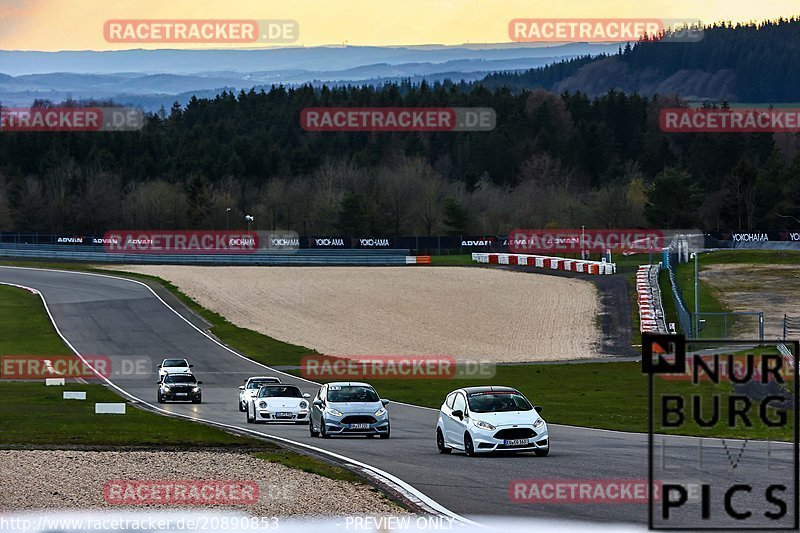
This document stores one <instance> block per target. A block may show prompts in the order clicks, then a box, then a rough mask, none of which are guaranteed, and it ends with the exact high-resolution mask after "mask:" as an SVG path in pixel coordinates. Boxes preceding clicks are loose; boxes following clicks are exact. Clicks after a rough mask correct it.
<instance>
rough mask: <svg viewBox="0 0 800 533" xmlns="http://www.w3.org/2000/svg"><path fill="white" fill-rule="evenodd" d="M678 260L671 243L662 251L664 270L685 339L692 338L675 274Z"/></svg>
mask: <svg viewBox="0 0 800 533" xmlns="http://www.w3.org/2000/svg"><path fill="white" fill-rule="evenodd" d="M679 260H680V259H679V256H678V251H677V249H676V247H675V243H673V244H672V245H670V247H669V248H667V249H665V250H664V268H666V269H667V273H668V274H669V284H670V286H671V287H672V300H673V301H674V302H675V311H676V313H677V314H678V323H679V324H680V326H681V331H683V333H684V334H685V335H686V336H687V337H693V330H692V315H691V313H689V309H688V308H687V307H686V302H684V300H683V294H682V293H681V287H680V285H678V277H677V276H676V274H675V270H676V269H677V268H678V262H679Z"/></svg>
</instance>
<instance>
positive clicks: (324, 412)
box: [308, 381, 391, 439]
mask: <svg viewBox="0 0 800 533" xmlns="http://www.w3.org/2000/svg"><path fill="white" fill-rule="evenodd" d="M388 403H389V400H381V399H380V397H379V396H378V393H377V392H375V389H373V388H372V386H371V385H369V384H368V383H357V382H349V381H344V382H336V383H328V384H325V385H323V386H322V387H320V389H319V391H317V395H316V396H315V397H314V400H313V401H312V402H311V419H310V420H309V424H308V429H309V431H310V433H311V436H312V437H316V436H320V437H322V438H323V439H325V438H328V437H330V436H331V435H364V436H366V437H374V436H375V435H379V436H380V438H382V439H388V438H389V434H390V431H391V430H390V426H389V413H388V411H386V404H388Z"/></svg>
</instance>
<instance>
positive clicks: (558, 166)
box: [0, 21, 800, 235]
mask: <svg viewBox="0 0 800 533" xmlns="http://www.w3.org/2000/svg"><path fill="white" fill-rule="evenodd" d="M782 24H783V26H781V25H770V24H766V25H762V26H761V27H760V28H759V29H758V30H757V31H756V30H751V29H748V27H746V26H745V27H735V28H727V27H715V28H712V29H711V30H708V31H709V32H711V33H712V35H707V36H706V39H705V40H704V41H703V42H711V43H713V42H715V39H717V37H712V36H713V35H717V34H719V35H721V36H722V37H720V39H722V42H724V43H729V44H728V45H729V46H733V44H732V43H733V42H734V41H735V42H738V39H743V40H744V41H752V42H758V43H760V42H762V40H761V39H762V36H766V35H770V36H771V37H770V40H768V41H764V42H770V43H774V42H776V41H780V39H781V37H780V36H778V35H776V34H775V32H777V29H776V28H781V27H790V28H796V26H797V24H798V23H797V21H791V22H784V23H782ZM787 25H788V26H787ZM742 32H744V33H742ZM762 32H764V33H762ZM723 37H724V38H723ZM730 39H734V41H730ZM778 44H780V45H782V43H780V42H779V43H778ZM736 46H737V47H741V46H745V45H742V44H737V45H736ZM751 48H752V50H750V51H749V52H748V53H749V54H751V55H752V57H753V58H754V59H752V61H751V62H752V63H753V64H754V65H755V63H758V62H759V59H758V58H760V57H761V55H759V54H762V53H763V50H762V48H763V47H762V48H759V47H756V46H754V47H751ZM639 49H640V46H638V45H637V46H636V47H634V48H633V50H632V51H630V52H626V53H625V55H627V56H631V57H633V56H634V55H636V54H637V53H638V52H637V50H639ZM737 49H738V48H737ZM659 50H668V48H661V49H659ZM673 50H677V51H678V53H679V54H683V52H681V50H682V48H680V45H678V47H677V48H673ZM653 53H655V52H653ZM658 53H662V52H658ZM742 53H744V52H742ZM724 57H727V56H720V58H719V59H713V58H710V59H708V61H712V60H714V61H716V60H718V61H723V60H724V61H727V59H724ZM585 61H588V59H586V58H582V59H577V60H574V62H565V63H562V64H558V65H553V66H551V67H547V68H549V69H551V71H553V72H555V71H557V70H558V69H562V70H563V69H567V70H568V69H570V68H573V66H575V65H578V66H579V65H580V63H581V62H585ZM681 61H683V59H681ZM687 61H688V60H687ZM748 61H749V60H748ZM793 61H797V60H796V59H795V60H793ZM570 65H573V66H570ZM676 65H677V63H676ZM670 68H672V67H670ZM675 68H677V67H675ZM754 68H755V67H754ZM759 68H760V69H761V70H759V72H760V74H759V75H761V76H764V77H765V78H764V79H765V80H769V79H770V78H769V76H777V74H776V73H775V72H773V71H770V70H769V68H768V65H763V64H762V65H759ZM737 69H738V67H737ZM784 70H785V71H787V72H783V73H781V76H783V77H782V78H781V79H788V78H787V76H789V72H791V69H786V68H785V69H784ZM543 71H545V72H546V71H547V69H544V70H543ZM746 75H750V74H749V73H748V72H745V71H743V73H742V76H746ZM753 75H755V74H753ZM737 76H738V70H737ZM744 79H746V78H744ZM798 81H800V80H798ZM487 83H488V82H487ZM488 85H491V83H488ZM796 86H797V85H796ZM680 105H685V104H684V103H683V102H681V101H679V100H678V99H676V98H673V97H663V96H654V97H644V96H640V95H637V94H635V93H634V94H625V93H623V92H620V91H614V90H612V91H608V92H607V93H606V94H604V95H602V96H599V97H594V98H590V97H588V96H587V95H586V94H585V93H581V92H564V93H561V94H555V93H552V92H547V91H545V90H541V89H538V90H533V91H528V90H523V91H512V90H511V89H509V88H506V87H497V88H488V87H487V86H485V84H481V83H475V84H463V83H462V84H453V83H436V84H432V85H431V84H428V83H424V82H423V83H421V84H418V85H414V84H410V83H402V84H392V85H385V86H382V87H379V88H376V87H367V86H364V87H341V88H328V87H323V88H321V89H315V88H313V87H310V86H304V87H300V88H297V89H287V88H284V87H274V88H272V90H270V91H268V92H267V91H259V92H256V91H253V90H251V91H249V92H245V91H242V92H240V93H239V94H232V93H222V94H220V95H219V96H217V97H215V98H213V99H192V100H191V101H190V102H189V104H188V105H187V106H186V107H185V108H182V107H181V106H179V105H175V106H173V108H172V109H170V110H168V111H167V110H162V112H160V113H157V114H154V115H152V116H149V117H148V120H147V123H146V125H145V127H144V128H143V129H142V130H141V131H137V132H125V133H121V132H118V133H112V132H107V133H20V132H11V131H6V132H0V230H5V231H43V232H86V233H89V232H91V233H102V232H103V231H105V230H107V229H119V228H163V229H167V228H217V229H220V228H224V227H225V226H226V225H227V224H228V220H230V224H231V226H232V227H242V226H243V225H244V221H243V215H244V214H245V213H248V214H253V215H254V216H255V217H256V227H257V228H258V229H292V230H295V231H298V232H300V233H305V234H312V233H313V234H330V233H371V234H374V235H396V234H414V233H416V234H437V233H448V232H449V233H484V232H486V233H503V232H506V231H508V230H510V229H512V228H514V227H544V226H561V227H574V226H579V225H586V226H587V227H619V226H635V227H645V226H654V227H666V228H670V227H673V228H674V227H701V228H704V229H708V230H726V229H765V230H770V229H780V228H784V227H785V226H786V221H787V220H788V219H786V218H783V217H780V216H779V215H783V216H784V217H785V216H794V217H798V218H800V208H798V207H797V206H798V205H800V156H798V146H799V144H798V139H797V136H796V135H794V134H774V135H772V134H674V133H664V132H662V131H661V130H660V129H659V125H658V113H659V110H660V109H662V108H664V107H675V106H680ZM310 106H313V107H325V106H359V107H360V106H375V107H377V106H389V107H428V106H435V107H441V106H452V107H491V108H493V109H494V110H495V111H496V115H497V127H496V128H495V129H494V130H493V131H491V132H459V133H454V132H442V133H420V132H406V133H366V132H364V133H359V132H356V133H354V132H338V133H310V132H306V131H304V130H302V128H301V126H300V121H299V116H300V112H301V110H302V109H303V108H305V107H310ZM228 208H231V211H230V212H228V211H227V210H228ZM228 217H230V219H228Z"/></svg>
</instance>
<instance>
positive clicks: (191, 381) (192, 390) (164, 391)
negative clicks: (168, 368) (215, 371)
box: [158, 374, 203, 403]
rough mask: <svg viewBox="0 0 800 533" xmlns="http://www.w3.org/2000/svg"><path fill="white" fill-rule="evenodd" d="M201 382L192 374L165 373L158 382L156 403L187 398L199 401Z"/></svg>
mask: <svg viewBox="0 0 800 533" xmlns="http://www.w3.org/2000/svg"><path fill="white" fill-rule="evenodd" d="M202 383H203V382H202V381H197V378H196V377H194V376H193V375H192V374H167V375H166V376H164V377H163V379H162V380H161V381H159V382H158V403H164V402H166V401H189V400H191V401H192V403H200V401H201V398H202V396H201V391H200V385H202Z"/></svg>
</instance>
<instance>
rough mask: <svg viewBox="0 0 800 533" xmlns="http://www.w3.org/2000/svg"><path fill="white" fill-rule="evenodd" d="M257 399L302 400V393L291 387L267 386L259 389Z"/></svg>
mask: <svg viewBox="0 0 800 533" xmlns="http://www.w3.org/2000/svg"><path fill="white" fill-rule="evenodd" d="M258 397H259V398H302V397H303V393H302V392H300V389H298V388H297V387H295V386H293V385H289V386H287V385H269V386H266V387H261V390H260V391H258Z"/></svg>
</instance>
